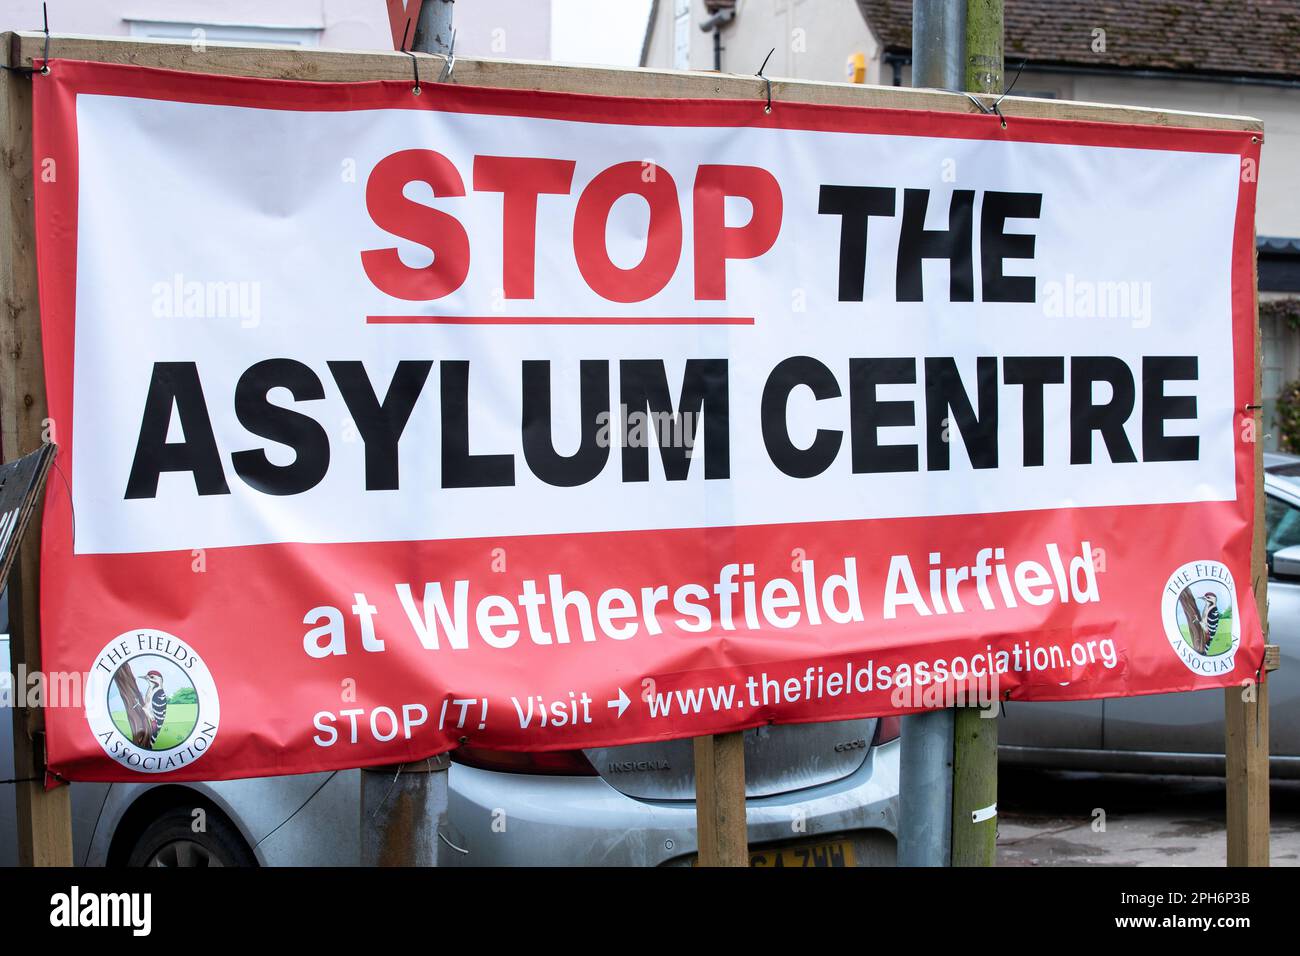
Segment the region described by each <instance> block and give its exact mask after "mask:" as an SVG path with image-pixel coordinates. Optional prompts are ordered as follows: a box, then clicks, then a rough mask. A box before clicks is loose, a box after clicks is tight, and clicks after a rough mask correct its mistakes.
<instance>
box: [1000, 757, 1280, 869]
mask: <svg viewBox="0 0 1300 956" xmlns="http://www.w3.org/2000/svg"><path fill="white" fill-rule="evenodd" d="M999 776H1000V779H999V781H998V791H999V808H998V809H999V816H1000V821H999V826H998V863H999V865H1001V866H1222V865H1223V864H1224V861H1225V858H1226V852H1227V851H1226V848H1225V834H1224V822H1223V820H1224V816H1223V807H1224V803H1223V801H1224V795H1223V781H1222V780H1216V779H1214V778H1212V777H1174V776H1167V777H1162V776H1145V775H1140V774H1095V773H1074V772H1064V771H1044V770H1026V769H1022V768H1013V767H1007V766H1003V767H1001V768H1000V771H999ZM1271 804H1272V822H1273V827H1272V830H1273V840H1272V847H1271V850H1272V860H1273V865H1274V866H1300V780H1287V781H1275V782H1274V783H1273V786H1272V790H1271ZM1097 811H1101V813H1098V812H1097ZM1103 823H1104V829H1102V824H1103Z"/></svg>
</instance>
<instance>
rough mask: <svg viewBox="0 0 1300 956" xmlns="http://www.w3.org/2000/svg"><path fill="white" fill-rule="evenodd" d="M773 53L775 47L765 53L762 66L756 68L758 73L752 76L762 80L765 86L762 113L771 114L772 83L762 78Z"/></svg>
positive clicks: (764, 77)
mask: <svg viewBox="0 0 1300 956" xmlns="http://www.w3.org/2000/svg"><path fill="white" fill-rule="evenodd" d="M775 52H776V47H772V49H770V50H768V51H767V56H765V57H763V65H762V66H760V67H759V68H758V72H757V73H755V74H754V75H755V76H757V77H760V78H761V79H762V80H763V83H764V84H766V86H765V89H766V91H767V105H766V106H764V107H763V112H764V113H770V112H772V81H771V80H769V79H768V78H767V77H766V76H763V71H764V70H766V69H767V61H768V60H770V59H772V54H773V53H775Z"/></svg>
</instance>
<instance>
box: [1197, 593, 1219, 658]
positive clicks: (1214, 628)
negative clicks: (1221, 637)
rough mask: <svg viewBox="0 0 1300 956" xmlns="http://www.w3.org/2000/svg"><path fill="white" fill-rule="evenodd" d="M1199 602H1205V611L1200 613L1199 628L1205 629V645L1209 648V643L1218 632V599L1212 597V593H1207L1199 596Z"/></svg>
mask: <svg viewBox="0 0 1300 956" xmlns="http://www.w3.org/2000/svg"><path fill="white" fill-rule="evenodd" d="M1201 600H1203V601H1204V602H1205V610H1204V611H1203V612H1202V613H1201V627H1203V628H1205V645H1206V647H1209V645H1210V641H1212V640H1214V635H1215V634H1216V633H1218V630H1219V599H1218V598H1217V597H1215V596H1214V592H1213V591H1207V592H1205V594H1202V595H1201Z"/></svg>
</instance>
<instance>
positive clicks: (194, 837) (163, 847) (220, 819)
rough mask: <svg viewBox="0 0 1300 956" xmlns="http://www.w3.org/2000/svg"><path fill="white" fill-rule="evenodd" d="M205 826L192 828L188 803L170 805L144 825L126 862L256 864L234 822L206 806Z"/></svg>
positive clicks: (190, 864)
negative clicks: (199, 829) (178, 805)
mask: <svg viewBox="0 0 1300 956" xmlns="http://www.w3.org/2000/svg"><path fill="white" fill-rule="evenodd" d="M206 812H207V819H206V826H205V828H204V829H203V830H201V831H199V832H195V830H194V825H193V824H194V818H193V816H192V815H191V810H190V809H189V808H187V807H173V808H172V809H170V810H167V811H165V812H164V813H163V814H162V815H161V816H159V817H158V818H157V819H156V820H154V821H153V822H152V823H150V824H149V825H148V826H146V827H145V828H144V831H143V832H142V833H141V834H140V836H139V838H138V839H137V840H136V841H135V846H134V847H132V848H131V853H130V855H129V856H128V857H127V860H126V865H127V866H159V867H171V866H194V867H204V866H257V859H256V858H255V857H254V856H253V852H252V851H251V850H250V849H249V848H248V844H246V843H245V842H244V840H243V837H241V836H240V835H239V832H238V831H237V830H236V829H235V828H234V826H233V825H232V824H231V823H230V822H229V821H228V820H226V818H225V817H224V816H222V815H221V814H219V813H218V812H216V811H215V810H211V809H209V810H207V811H206Z"/></svg>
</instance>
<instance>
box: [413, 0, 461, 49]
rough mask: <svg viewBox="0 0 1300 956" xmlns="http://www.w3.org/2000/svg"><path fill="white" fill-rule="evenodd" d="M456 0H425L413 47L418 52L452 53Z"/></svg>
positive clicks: (416, 25) (421, 6)
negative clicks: (453, 16) (453, 12)
mask: <svg viewBox="0 0 1300 956" xmlns="http://www.w3.org/2000/svg"><path fill="white" fill-rule="evenodd" d="M454 8H455V0H424V3H423V4H421V5H420V16H419V18H418V19H417V20H416V21H415V36H414V37H413V38H412V39H411V49H412V50H414V51H415V52H417V53H441V54H442V55H443V56H447V55H449V54H450V53H451V14H452V10H453V9H454Z"/></svg>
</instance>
